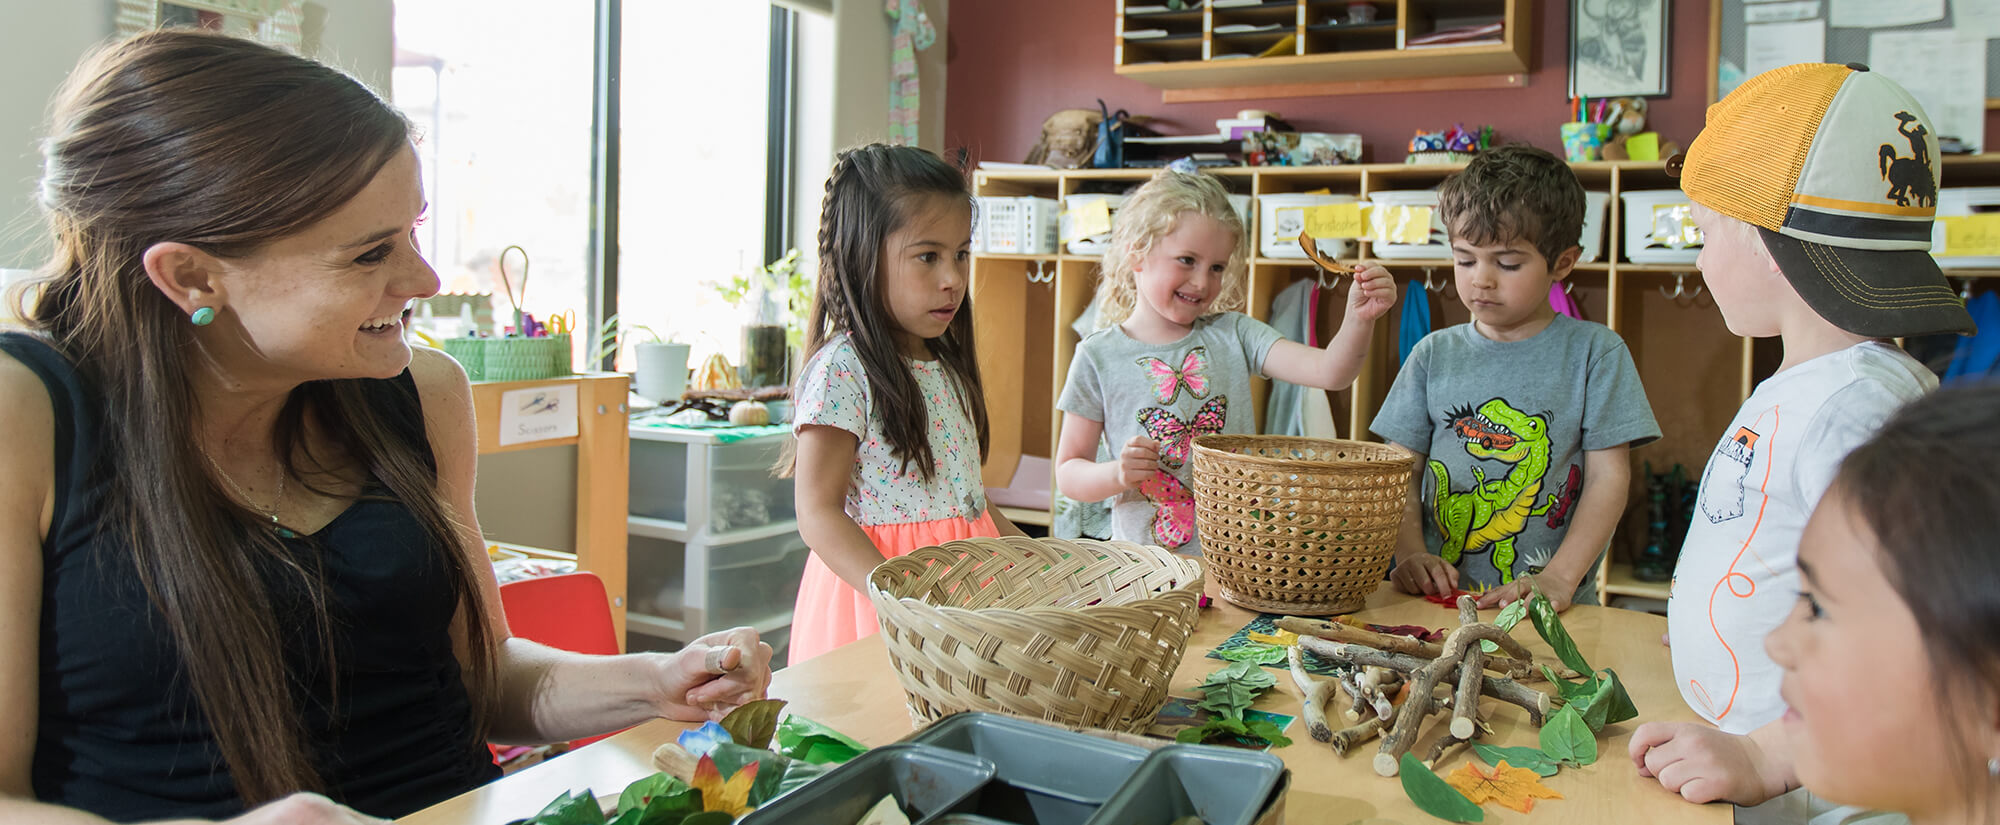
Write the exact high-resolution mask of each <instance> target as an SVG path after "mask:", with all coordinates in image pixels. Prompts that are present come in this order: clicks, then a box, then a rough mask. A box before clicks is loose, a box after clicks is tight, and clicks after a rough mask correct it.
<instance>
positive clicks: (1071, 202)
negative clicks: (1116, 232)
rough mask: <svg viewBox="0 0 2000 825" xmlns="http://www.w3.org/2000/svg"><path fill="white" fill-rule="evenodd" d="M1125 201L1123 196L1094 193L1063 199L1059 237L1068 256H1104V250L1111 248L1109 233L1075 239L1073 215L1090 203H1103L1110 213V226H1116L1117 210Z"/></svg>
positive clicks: (1074, 219)
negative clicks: (1064, 244) (1067, 251)
mask: <svg viewBox="0 0 2000 825" xmlns="http://www.w3.org/2000/svg"><path fill="white" fill-rule="evenodd" d="M1125 200H1126V198H1125V196H1124V195H1107V194H1102V193H1096V192H1093V193H1089V194H1083V195H1071V196H1069V197H1067V198H1064V199H1063V214H1062V232H1061V236H1062V238H1063V240H1064V242H1065V243H1066V244H1067V247H1066V248H1067V249H1068V250H1069V252H1070V254H1071V255H1102V254H1104V251H1105V250H1107V249H1110V248H1111V233H1110V232H1109V231H1105V232H1099V233H1097V234H1095V235H1087V236H1084V237H1081V238H1079V237H1077V236H1076V234H1077V233H1076V218H1075V213H1077V212H1078V211H1079V210H1081V209H1083V208H1085V207H1087V206H1089V205H1090V204H1092V203H1095V202H1097V201H1104V202H1105V203H1106V204H1107V206H1108V209H1109V210H1110V212H1111V225H1112V226H1117V225H1118V209H1119V207H1122V206H1124V205H1125Z"/></svg>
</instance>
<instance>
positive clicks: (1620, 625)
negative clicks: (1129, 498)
mask: <svg viewBox="0 0 2000 825" xmlns="http://www.w3.org/2000/svg"><path fill="white" fill-rule="evenodd" d="M1494 612H1495V611H1486V613H1485V614H1484V615H1485V616H1486V618H1488V619H1491V618H1492V615H1493V613H1494ZM1255 615H1256V614H1254V613H1252V612H1249V611H1246V610H1243V609H1240V608H1238V607H1236V606H1234V605H1229V604H1226V603H1218V605H1217V606H1216V607H1211V608H1208V609H1205V610H1203V611H1202V613H1201V618H1200V623H1199V625H1198V626H1197V628H1196V630H1195V634H1194V637H1193V638H1192V639H1190V640H1189V641H1188V653H1187V658H1186V660H1185V661H1184V662H1183V663H1182V664H1181V668H1180V670H1179V671H1178V672H1177V673H1175V674H1174V681H1173V694H1174V695H1175V696H1197V695H1199V694H1197V693H1195V691H1194V690H1193V687H1194V685H1196V684H1199V683H1200V682H1201V681H1202V679H1203V678H1205V677H1206V676H1207V675H1208V674H1209V673H1210V672H1212V671H1214V670H1215V669H1216V668H1218V667H1220V666H1221V665H1223V664H1224V663H1223V662H1221V661H1219V660H1215V659H1209V658H1207V654H1208V651H1209V650H1210V649H1212V648H1214V647H1215V646H1216V645H1217V644H1220V643H1221V642H1222V641H1223V640H1225V639H1227V638H1229V636H1230V635H1232V634H1234V633H1235V632H1236V631H1237V629H1239V628H1241V627H1242V626H1243V625H1245V624H1247V623H1249V621H1250V620H1251V619H1252V618H1254V617H1255ZM1357 615H1358V617H1359V618H1362V619H1364V620H1367V621H1371V622H1375V623H1378V624H1422V625H1426V626H1429V627H1448V626H1453V625H1456V624H1457V612H1456V611H1455V610H1450V609H1446V608H1443V607H1440V606H1438V605H1435V604H1431V603H1429V602H1426V601H1424V600H1422V599H1417V598H1413V597H1409V596H1404V595H1402V594H1400V593H1396V592H1395V591H1394V590H1392V589H1391V588H1390V587H1389V586H1388V585H1386V584H1385V585H1383V587H1382V589H1380V590H1378V591H1376V592H1375V594H1373V595H1372V596H1370V597H1369V600H1368V607H1367V609H1365V610H1363V611H1361V612H1360V613H1358V614H1357ZM1563 625H1564V626H1565V627H1566V628H1568V630H1569V633H1570V635H1571V636H1572V637H1574V638H1575V640H1576V644H1577V648H1578V649H1579V650H1581V651H1582V652H1583V654H1584V656H1585V658H1587V659H1589V660H1590V663H1591V664H1592V665H1594V666H1596V667H1599V668H1604V667H1610V668H1613V669H1615V670H1617V671H1618V675H1619V677H1620V678H1621V679H1623V680H1624V682H1625V686H1626V689H1627V691H1628V692H1630V693H1631V696H1632V701H1633V704H1635V705H1637V706H1638V708H1639V718H1638V719H1635V720H1632V721H1629V722H1625V723H1622V724H1618V725H1611V726H1608V727H1606V728H1605V730H1604V733H1603V734H1602V735H1601V736H1600V737H1599V741H1598V747H1599V753H1600V758H1599V760H1598V761H1597V763H1596V764H1593V765H1591V766H1589V767H1586V768H1581V769H1579V768H1564V769H1563V770H1562V772H1561V773H1558V774H1557V775H1555V776H1553V777H1549V778H1547V779H1545V780H1543V781H1544V784H1546V785H1547V786H1548V787H1550V788H1552V789H1554V790H1556V791H1557V792H1559V793H1561V794H1563V796H1564V798H1563V799H1559V800H1548V801H1543V802H1541V803H1539V804H1537V805H1536V806H1535V809H1534V812H1533V813H1532V814H1520V813H1516V812H1514V811H1512V810H1508V809H1506V808H1503V807H1501V806H1500V805H1499V804H1497V803H1489V804H1487V805H1485V806H1484V808H1485V811H1486V820H1485V821H1486V822H1488V823H1496V824H1504V823H1529V822H1532V823H1533V824H1534V825H1565V823H1593V824H1594V823H1602V822H1648V823H1727V822H1729V821H1730V819H1731V816H1732V810H1731V807H1730V806H1729V805H1725V804H1713V805H1694V804H1690V803H1688V802H1686V801H1684V800H1682V799H1681V798H1680V797H1679V796H1678V795H1675V794H1672V793H1669V792H1667V791H1666V790H1664V789H1662V788H1661V787H1660V785H1659V783H1658V782H1656V781H1654V780H1651V779H1646V778H1642V777H1640V776H1639V775H1638V774H1637V773H1636V772H1635V771H1634V770H1633V767H1632V762H1631V760H1630V759H1628V758H1626V756H1625V747H1626V742H1627V741H1628V740H1629V739H1630V738H1631V735H1632V731H1633V730H1634V729H1635V728H1636V727H1637V726H1638V724H1639V723H1640V722H1641V721H1698V720H1699V717H1697V716H1696V715H1695V714H1694V712H1693V711H1692V710H1689V709H1688V707H1687V705H1686V703H1684V702H1683V701H1682V700H1681V697H1680V693H1679V691H1677V690H1676V689H1675V688H1674V683H1673V666H1672V663H1671V662H1670V660H1669V658H1668V651H1667V648H1666V647H1665V646H1663V645H1661V644H1660V636H1661V634H1662V633H1664V632H1665V631H1666V620H1665V619H1663V618H1661V617H1659V616H1654V615H1651V614H1647V613H1639V612H1635V611H1629V610H1618V609H1612V608H1604V607H1590V606H1579V607H1574V608H1571V609H1570V611H1569V612H1568V613H1565V614H1563ZM1514 635H1515V638H1517V639H1520V640H1521V641H1522V642H1523V643H1524V644H1526V645H1527V646H1528V648H1529V649H1530V650H1532V651H1534V652H1535V653H1536V654H1537V655H1538V656H1551V655H1552V653H1551V651H1550V650H1549V648H1548V645H1547V644H1546V643H1544V642H1543V641H1542V640H1541V638H1540V637H1539V636H1537V635H1536V634H1535V633H1534V631H1533V630H1532V629H1531V628H1530V627H1529V625H1528V623H1527V622H1523V623H1522V624H1521V626H1520V627H1518V628H1516V633H1515V634H1514ZM1273 673H1274V674H1277V675H1278V676H1279V679H1278V685H1279V687H1278V688H1277V689H1274V690H1271V691H1269V692H1267V693H1266V694H1265V695H1264V697H1263V698H1262V699H1261V700H1260V701H1259V702H1258V703H1257V705H1256V707H1257V709H1260V710H1269V711H1272V712H1276V713H1284V714H1290V715H1296V714H1297V713H1298V709H1299V698H1298V691H1297V689H1296V688H1294V687H1293V685H1292V680H1291V677H1290V676H1289V675H1288V674H1284V673H1282V672H1280V671H1276V670H1274V671H1273ZM1542 686H1543V687H1546V685H1542ZM771 696H772V697H773V698H778V699H785V700H787V701H789V702H790V703H791V704H790V705H789V706H788V710H790V711H792V712H796V713H799V714H803V715H805V716H806V717H809V718H811V719H814V720H816V721H819V722H823V723H826V724H828V725H831V726H832V727H833V728H834V729H836V730H839V731H841V732H843V733H846V734H848V735H850V736H852V737H854V738H856V739H858V740H860V741H861V742H863V743H865V744H867V745H870V746H874V745H883V744H888V743H890V742H893V741H896V740H898V739H901V738H903V737H905V736H907V735H909V733H910V732H911V725H910V717H909V713H908V711H907V710H906V709H905V708H904V705H903V692H902V688H901V687H900V686H898V685H897V683H896V676H895V673H894V672H893V671H891V670H890V667H889V657H888V653H887V652H886V651H884V649H883V647H882V641H881V637H880V636H871V637H869V638H867V639H863V640H861V641H858V642H855V643H854V644H850V645H847V646H845V647H841V648H839V649H836V650H833V651H831V652H829V653H827V654H825V655H823V656H820V657H818V658H815V659H812V660H809V661H806V662H803V663H801V664H799V665H797V666H796V667H790V668H786V669H784V670H780V671H778V672H777V674H776V675H775V676H774V678H773V679H772V683H771ZM1484 707H1485V709H1486V714H1487V719H1488V720H1489V722H1490V723H1491V724H1492V726H1493V736H1492V737H1490V738H1489V739H1487V740H1486V741H1489V742H1491V743H1493V744H1496V745H1528V746H1535V745H1538V744H1539V738H1538V733H1537V729H1536V728H1534V727H1532V726H1531V725H1529V724H1528V720H1527V714H1526V712H1524V711H1522V710H1521V709H1519V708H1516V707H1514V706H1512V705H1507V704H1503V703H1499V702H1496V701H1494V700H1491V699H1489V700H1487V701H1486V703H1485V704H1484ZM1334 712H1335V714H1338V713H1339V710H1337V709H1336V710H1335V711H1334ZM1334 718H1335V719H1338V716H1337V715H1336V716H1335V717H1334ZM688 727H691V726H689V725H684V724H681V723H676V722H669V721H665V720H658V721H653V722H648V723H646V724H643V725H640V726H638V727H636V728H633V729H631V730H628V731H625V732H624V733H621V734H618V735H617V736H613V737H611V738H609V739H605V740H603V741H600V742H597V743H595V744H592V745H589V746H586V747H584V748H581V749H579V750H577V751H575V752H573V753H569V754H565V755H563V756H559V757H556V758H554V759H551V760H549V761H547V762H544V763H542V764H540V765H536V766H533V767H530V768H527V769H525V770H523V771H521V772H519V773H517V774H514V775H512V776H508V777H506V778H504V779H501V780H499V781H497V782H494V783H493V784H490V785H487V786H486V787H483V788H479V789H477V790H474V791H471V792H469V793H466V794H464V795H462V796H458V797H455V798H452V799H448V800H446V801H444V802H441V803H439V804H437V805H434V806H432V807H430V808H427V809H425V810H422V811H418V812H417V813H414V814H411V815H410V816H407V817H404V818H403V819H402V820H400V821H401V822H404V823H411V824H412V825H503V823H506V822H509V821H511V820H514V819H519V818H522V817H526V816H530V815H532V814H534V813H535V812H536V811H539V810H541V808H542V806H544V805H546V804H548V802H549V801H550V800H551V799H554V798H555V797H556V796H558V795H560V794H562V793H563V792H565V791H571V790H582V789H584V788H590V789H592V790H593V791H596V792H597V793H598V794H600V795H604V794H612V795H615V794H616V793H617V792H618V791H620V790H622V789H623V788H624V787H625V785H627V784H628V783H630V782H632V781H634V780H636V779H639V778H641V777H644V776H648V775H651V774H652V773H653V772H654V768H653V764H652V755H653V749H654V748H656V747H658V746H659V745H660V744H661V743H663V742H671V741H673V740H674V738H675V737H676V736H678V735H679V734H680V732H681V731H682V730H685V729H686V728H688ZM1443 731H1444V726H1443V723H1442V720H1440V719H1437V718H1433V720H1431V722H1430V723H1429V724H1428V725H1426V727H1425V728H1424V731H1423V735H1422V736H1421V737H1419V738H1418V740H1417V746H1416V748H1415V750H1416V751H1417V753H1418V754H1419V756H1421V755H1422V753H1423V751H1424V750H1425V749H1427V748H1428V747H1429V745H1430V743H1431V740H1432V739H1433V738H1434V737H1436V736H1438V735H1441V734H1442V733H1443ZM1286 735H1288V736H1290V737H1292V739H1293V744H1292V745H1291V747H1287V748H1277V749H1273V750H1272V751H1271V753H1273V754H1276V755H1278V756H1280V757H1282V758H1283V759H1284V760H1285V764H1286V765H1287V766H1288V767H1289V768H1290V769H1291V770H1292V774H1293V775H1292V785H1291V788H1292V790H1291V793H1290V795H1289V796H1288V797H1287V800H1286V806H1285V808H1286V810H1285V821H1286V822H1288V823H1293V824H1294V825H1321V823H1326V825H1351V824H1353V823H1364V822H1365V823H1367V825H1377V823H1392V822H1400V823H1410V824H1411V825H1417V824H1418V823H1435V822H1441V821H1442V820H1438V819H1435V818H1433V817H1431V816H1429V815H1428V814H1425V813H1423V812H1422V811H1420V810H1418V809H1417V808H1416V806H1415V805H1413V804H1412V803H1411V802H1410V801H1409V798H1408V797H1406V796H1404V794H1403V788H1402V785H1401V783H1400V782H1399V781H1397V780H1395V779H1385V778H1382V777H1379V776H1376V775H1375V771H1374V768H1373V766H1372V760H1373V758H1374V756H1375V752H1376V748H1377V745H1376V742H1375V741H1371V742H1369V743H1365V744H1363V745H1361V746H1360V747H1357V748H1355V749H1354V750H1353V751H1351V752H1350V753H1349V755H1348V757H1347V758H1345V759H1342V758H1341V757H1340V756H1338V755H1337V754H1335V753H1334V752H1333V749H1332V748H1331V747H1330V746H1328V745H1325V744H1322V743H1319V742H1314V741H1313V740H1312V738H1311V737H1310V736H1308V735H1307V734H1306V731H1305V724H1304V722H1303V721H1299V722H1294V723H1293V724H1292V726H1291V728H1290V729H1288V730H1287V731H1286ZM1377 741H1379V740H1377ZM1473 758H1475V757H1474V756H1473V755H1472V754H1471V752H1470V750H1469V749H1466V748H1458V749H1456V750H1455V751H1454V752H1453V753H1452V754H1450V755H1447V756H1446V757H1445V760H1444V762H1443V763H1442V764H1440V765H1439V766H1438V772H1439V773H1440V774H1443V773H1446V772H1448V771H1451V770H1456V769H1457V768H1458V766H1459V765H1460V764H1462V763H1463V762H1465V761H1466V760H1468V759H1473ZM1531 816H1532V817H1533V818H1532V819H1530V817H1531Z"/></svg>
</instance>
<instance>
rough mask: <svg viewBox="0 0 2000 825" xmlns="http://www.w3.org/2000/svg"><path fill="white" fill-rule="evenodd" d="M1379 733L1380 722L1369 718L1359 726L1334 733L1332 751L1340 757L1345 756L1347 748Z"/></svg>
mask: <svg viewBox="0 0 2000 825" xmlns="http://www.w3.org/2000/svg"><path fill="white" fill-rule="evenodd" d="M1381 732H1382V720H1381V719H1378V718H1375V717H1373V716H1370V717H1368V718H1366V719H1363V720H1361V724H1359V725H1355V726H1354V727H1351V728H1346V729H1344V730H1341V731H1338V732H1336V733H1334V734H1333V739H1332V741H1333V750H1334V752H1335V753H1338V754H1340V755H1341V756H1346V755H1347V751H1348V749H1349V748H1352V747H1354V746H1355V745H1359V744H1361V743H1363V742H1366V741H1368V740H1370V739H1373V738H1375V736H1376V735H1377V734H1380V733H1381Z"/></svg>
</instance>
